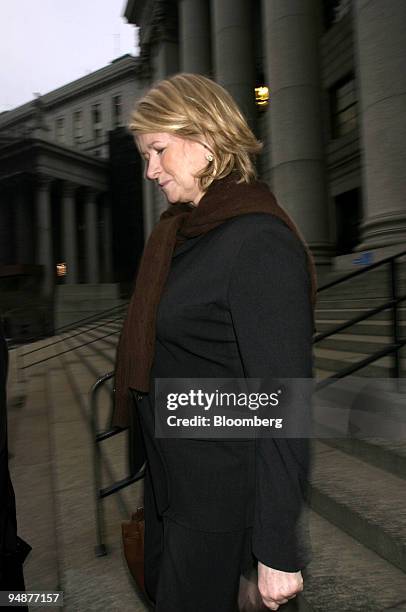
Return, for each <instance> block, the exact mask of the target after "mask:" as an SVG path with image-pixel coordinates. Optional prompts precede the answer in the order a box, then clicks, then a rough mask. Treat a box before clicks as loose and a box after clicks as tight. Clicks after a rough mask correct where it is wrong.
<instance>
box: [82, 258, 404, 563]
mask: <svg viewBox="0 0 406 612" xmlns="http://www.w3.org/2000/svg"><path fill="white" fill-rule="evenodd" d="M405 254H406V250H405V251H402V252H401V253H397V254H396V255H392V256H390V257H387V258H385V259H383V260H381V261H380V262H377V263H375V264H372V265H370V266H368V267H367V268H364V269H362V270H356V271H355V272H351V273H349V274H347V275H345V276H343V277H341V278H340V279H336V280H335V281H332V282H331V283H327V284H326V285H324V286H322V287H320V288H319V289H318V291H319V292H321V291H324V290H326V289H329V288H331V287H332V286H335V285H338V284H340V283H343V282H345V281H347V280H349V279H351V278H354V277H356V276H359V275H361V274H365V273H367V272H369V271H370V270H371V269H375V268H378V267H380V266H381V265H385V264H386V263H388V262H390V265H391V294H392V296H391V299H390V300H388V301H386V302H385V303H384V304H382V305H380V306H377V307H374V308H371V309H369V310H368V311H367V312H366V313H364V314H362V315H359V316H356V317H353V318H352V319H351V320H350V321H349V322H346V323H341V324H339V325H337V326H335V327H333V328H332V329H331V330H329V331H328V332H324V333H322V334H318V335H317V336H316V337H315V338H314V343H317V342H320V341H321V340H323V339H324V338H327V337H329V336H331V335H333V334H334V333H337V332H339V331H342V330H343V329H347V328H348V327H350V326H351V325H354V324H355V323H358V322H360V321H363V320H365V319H368V318H370V317H371V316H373V315H375V314H377V313H378V312H382V311H383V310H386V309H388V308H392V309H394V311H396V309H397V306H398V304H400V303H401V302H403V301H405V300H406V294H405V295H402V296H398V295H397V279H396V270H395V263H394V262H395V260H396V259H397V258H399V257H401V256H402V255H405ZM393 322H394V323H393V335H394V341H393V342H392V343H389V344H388V345H387V346H386V347H384V348H383V349H381V350H379V351H376V352H375V353H373V354H372V355H370V356H368V357H366V358H365V359H363V360H361V361H359V362H358V363H356V364H352V365H351V366H348V367H347V368H343V369H342V370H341V371H340V372H338V373H337V374H335V375H334V376H331V377H327V378H325V379H323V380H322V381H319V382H318V383H316V385H315V391H318V390H320V389H322V388H325V387H326V386H328V385H330V384H332V383H333V382H334V381H335V380H337V379H338V378H343V377H344V376H348V375H350V374H353V373H354V372H356V371H358V370H360V369H362V368H363V367H365V366H366V365H369V364H370V363H373V362H374V361H377V360H378V359H381V358H382V357H384V356H386V355H390V354H392V353H394V354H395V361H396V363H397V366H398V367H397V368H395V372H399V362H398V359H399V357H398V352H399V349H400V348H402V347H403V346H405V345H406V339H401V338H400V337H399V333H398V331H399V330H398V319H397V317H396V316H394V319H393ZM113 376H114V372H108V373H107V374H104V375H103V376H101V377H100V378H98V380H97V381H96V383H95V384H94V385H93V387H92V390H91V399H90V402H91V427H92V432H93V441H94V444H93V451H94V452H93V466H94V486H95V500H96V533H97V545H96V548H95V551H96V555H97V556H102V555H106V554H107V552H106V547H105V545H104V543H103V531H104V514H103V505H102V500H103V499H104V498H105V497H108V496H109V495H113V494H114V493H117V492H118V491H120V490H121V489H124V488H125V487H127V486H129V485H130V484H133V483H134V482H137V481H138V480H140V478H142V477H143V476H144V473H145V465H142V467H139V469H138V470H135V471H133V470H131V469H130V471H131V472H132V473H131V474H130V475H129V476H127V477H126V478H124V479H122V480H119V481H117V482H116V483H113V484H112V485H109V486H108V487H105V488H104V489H102V488H101V450H100V447H99V444H100V442H102V441H103V440H106V439H108V438H111V437H113V436H115V435H117V434H118V433H121V432H123V431H125V430H127V429H128V430H129V440H130V443H131V442H132V441H133V432H132V430H131V427H130V428H120V427H111V428H110V429H107V430H105V431H102V432H98V426H97V407H98V404H97V398H98V393H99V391H100V389H101V388H102V385H104V384H105V383H106V382H107V381H108V380H110V379H111V378H112V377H113ZM133 418H134V417H133Z"/></svg>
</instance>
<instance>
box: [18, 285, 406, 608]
mask: <svg viewBox="0 0 406 612" xmlns="http://www.w3.org/2000/svg"><path fill="white" fill-rule="evenodd" d="M375 294H376V292H375ZM374 298H376V295H375V296H373V295H368V296H366V297H365V301H362V300H360V298H359V297H357V298H356V297H354V296H352V297H349V296H345V297H344V298H342V300H341V301H338V299H334V296H333V297H332V298H330V300H331V301H330V304H328V301H327V299H323V300H320V302H319V308H318V311H317V328H318V331H322V330H323V329H324V328H325V326H327V325H330V324H331V322H332V321H333V322H335V321H341V320H346V319H345V318H344V319H343V317H346V316H347V315H348V314H350V315H351V314H353V313H354V312H359V311H360V310H362V309H364V308H365V307H366V306H368V307H370V302H371V300H372V299H374ZM366 302H367V303H366ZM347 311H348V312H347ZM403 316H404V312H403ZM405 319H406V317H405ZM98 323H100V325H97V326H96V324H95V323H91V324H88V325H87V326H82V327H81V328H80V329H78V330H76V332H75V334H76V335H74V334H72V332H69V334H65V335H62V336H61V337H58V338H54V339H48V340H44V341H42V342H40V343H36V344H35V345H30V346H27V347H25V348H24V349H23V352H24V357H23V358H22V359H21V357H20V359H19V362H20V364H21V363H23V364H24V365H25V366H30V367H28V368H27V367H26V368H25V369H24V370H23V372H24V373H25V377H26V378H25V381H21V380H20V381H18V379H17V374H16V351H13V352H12V372H11V376H10V379H11V384H10V394H9V397H10V438H11V444H10V447H11V452H12V454H13V456H12V459H11V468H12V472H13V477H14V483H15V488H16V496H17V502H18V514H19V526H20V533H21V535H22V537H24V538H25V539H27V540H28V541H29V542H30V543H31V544H32V545H33V552H32V554H31V555H30V557H29V559H28V560H27V562H26V566H25V574H26V578H27V587H28V588H31V589H34V588H35V589H48V590H52V589H56V588H59V590H64V592H65V603H66V609H67V610H78V611H79V610H80V611H82V610H83V611H87V610H105V609H107V610H125V611H127V610H128V611H130V610H131V611H133V610H135V611H137V610H139V611H141V610H147V607H146V606H145V604H144V602H143V600H142V598H141V597H140V595H139V594H138V593H137V591H136V589H135V586H134V584H133V582H132V580H131V577H130V576H129V575H128V572H127V570H126V566H125V561H124V560H123V555H122V552H121V534H120V522H121V521H122V520H123V519H125V518H127V517H128V516H129V514H130V512H131V511H132V510H133V509H134V508H135V507H136V506H137V505H138V504H139V501H140V499H141V497H142V485H141V484H138V483H137V484H136V485H133V486H131V487H129V488H127V489H125V490H124V491H122V492H120V493H119V494H116V495H114V496H112V497H110V498H107V499H106V500H105V502H104V512H105V523H106V529H105V542H106V544H107V547H108V555H107V556H105V557H99V558H97V557H95V554H94V545H95V543H96V535H95V502H94V496H93V471H92V439H91V434H90V429H89V419H90V413H89V401H88V399H89V390H90V388H91V386H92V384H93V383H94V382H95V380H96V379H97V378H98V377H99V376H100V375H102V374H104V373H105V372H108V371H111V370H112V369H113V364H114V354H115V347H116V342H117V338H118V333H119V330H120V327H121V319H120V318H117V319H115V318H113V317H107V318H106V319H105V320H103V321H100V322H98ZM389 331H390V327H389V322H388V319H387V315H386V314H384V313H382V314H380V315H377V316H376V317H375V319H374V321H373V322H368V323H363V324H358V325H357V326H356V327H355V326H354V330H351V332H352V333H351V334H349V333H348V331H346V334H345V337H342V338H339V340H335V341H334V343H330V344H329V345H327V346H324V347H320V348H319V347H317V349H316V367H317V369H316V374H317V376H318V377H319V378H322V377H324V376H328V375H331V374H333V373H334V372H335V371H336V369H335V367H336V366H338V367H343V366H342V364H344V365H346V364H348V363H349V362H351V360H353V359H355V358H356V357H357V355H362V356H364V355H366V354H368V352H369V351H370V350H371V347H372V350H373V349H374V347H376V346H377V345H379V346H380V344H379V343H380V342H381V340H380V339H382V338H386V337H387V336H389ZM348 336H350V338H348ZM360 338H363V340H360ZM55 340H60V342H58V343H57V344H51V342H53V341H55ZM363 341H364V342H365V344H362V342H363ZM85 343H86V344H85ZM34 349H39V350H37V351H36V352H35V353H33V352H31V351H33V350H34ZM355 349H357V350H355ZM18 351H20V353H21V352H22V351H21V349H18ZM323 351H326V352H323ZM50 357H52V358H50ZM48 358H50V359H49V360H47V361H44V360H45V359H48ZM387 361H388V362H386V361H383V363H379V364H378V363H377V364H376V365H375V364H374V365H373V366H369V368H379V370H370V371H368V370H367V368H366V369H365V370H366V372H364V374H366V375H367V376H377V374H376V372H379V376H388V373H389V368H390V362H389V360H387ZM35 363H36V364H37V365H30V364H35ZM374 372H375V373H374ZM20 377H21V372H20ZM108 405H109V393H108V389H107V388H106V389H105V391H104V392H103V394H102V407H101V408H102V409H101V422H100V427H101V428H103V422H104V424H106V423H107V420H108V413H109V411H108ZM405 409H406V406H405ZM124 435H125V434H120V435H119V436H116V437H115V438H112V439H110V440H108V441H105V442H103V456H104V461H103V483H104V484H105V485H107V484H108V483H111V482H112V481H114V480H117V479H119V478H122V477H123V476H124V475H125V469H126V460H125V444H124V441H123V439H119V438H121V436H124ZM312 445H313V457H314V461H313V470H312V477H311V481H310V483H309V502H310V510H309V524H310V534H311V541H312V548H313V560H312V562H311V563H310V565H309V567H308V568H307V570H306V578H305V585H306V587H305V591H304V593H303V595H302V596H300V597H299V598H297V601H296V602H294V603H293V602H292V603H291V604H289V606H284V607H282V608H281V610H286V612H287V611H288V610H294V609H296V610H301V611H303V612H337V611H338V610H340V612H341V611H344V612H357V611H359V612H367V611H369V612H381V611H383V610H397V611H400V610H404V611H406V579H405V578H406V576H405V573H406V488H405V477H406V440H397V441H395V440H385V439H379V438H376V439H363V440H361V439H356V438H341V439H340V438H335V439H330V438H328V439H320V440H314V441H313V442H312ZM33 491H35V495H33ZM191 612H192V611H191ZM213 612H215V611H213Z"/></svg>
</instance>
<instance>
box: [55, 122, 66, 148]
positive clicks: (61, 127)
mask: <svg viewBox="0 0 406 612" xmlns="http://www.w3.org/2000/svg"><path fill="white" fill-rule="evenodd" d="M55 137H56V140H57V142H65V117H58V119H57V120H56V123H55Z"/></svg>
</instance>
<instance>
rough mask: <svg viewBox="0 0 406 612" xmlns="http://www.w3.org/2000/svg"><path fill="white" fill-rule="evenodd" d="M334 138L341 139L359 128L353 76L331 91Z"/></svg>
mask: <svg viewBox="0 0 406 612" xmlns="http://www.w3.org/2000/svg"><path fill="white" fill-rule="evenodd" d="M330 102H331V126H332V137H333V138H340V136H344V135H345V134H348V132H351V131H352V130H354V129H355V128H356V127H357V99H356V92H355V80H354V77H353V76H352V75H351V76H349V77H347V78H346V79H344V80H342V81H340V82H339V83H337V84H336V85H335V86H334V87H332V88H331V90H330Z"/></svg>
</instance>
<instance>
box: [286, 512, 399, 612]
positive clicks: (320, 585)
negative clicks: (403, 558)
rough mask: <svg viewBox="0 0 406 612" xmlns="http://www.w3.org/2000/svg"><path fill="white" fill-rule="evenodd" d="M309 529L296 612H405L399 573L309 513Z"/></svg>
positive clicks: (339, 531) (326, 522) (328, 523)
mask: <svg viewBox="0 0 406 612" xmlns="http://www.w3.org/2000/svg"><path fill="white" fill-rule="evenodd" d="M309 523H310V536H311V542H312V549H313V560H312V561H311V563H310V564H309V566H308V568H307V569H306V570H305V572H304V585H305V588H304V592H303V595H302V597H301V598H300V599H301V601H300V605H299V610H300V611H303V612H338V611H341V610H342V611H343V612H382V611H383V610H399V611H400V610H405V609H406V604H405V602H406V580H405V574H404V573H403V572H402V571H401V570H400V569H398V568H396V567H394V566H393V565H391V564H390V563H388V562H387V561H386V560H385V559H383V558H382V557H380V556H378V555H377V554H376V553H375V552H373V551H372V550H370V549H368V548H366V547H365V546H363V545H362V544H360V543H359V542H358V541H357V540H356V539H354V538H352V537H351V536H350V535H347V534H346V533H344V532H343V531H342V530H340V529H339V528H337V527H336V526H335V525H334V524H332V523H330V522H329V521H327V520H326V519H325V518H323V517H321V516H320V515H319V514H317V513H316V512H310V513H309ZM281 610H283V607H282V608H281Z"/></svg>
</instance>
